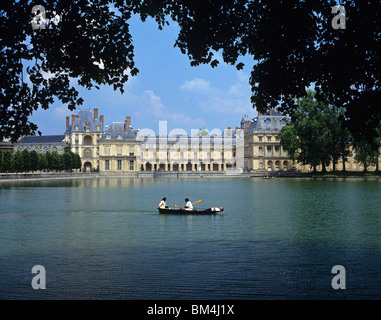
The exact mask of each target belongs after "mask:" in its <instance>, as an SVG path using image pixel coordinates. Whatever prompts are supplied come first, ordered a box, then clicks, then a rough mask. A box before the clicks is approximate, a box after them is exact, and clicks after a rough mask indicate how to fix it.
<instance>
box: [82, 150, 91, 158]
mask: <svg viewBox="0 0 381 320" xmlns="http://www.w3.org/2000/svg"><path fill="white" fill-rule="evenodd" d="M83 156H84V157H85V158H91V157H92V156H93V152H92V151H91V149H85V150H84V151H83Z"/></svg>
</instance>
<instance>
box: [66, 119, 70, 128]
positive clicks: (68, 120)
mask: <svg viewBox="0 0 381 320" xmlns="http://www.w3.org/2000/svg"><path fill="white" fill-rule="evenodd" d="M69 127H70V117H69V116H66V130H68V129H69Z"/></svg>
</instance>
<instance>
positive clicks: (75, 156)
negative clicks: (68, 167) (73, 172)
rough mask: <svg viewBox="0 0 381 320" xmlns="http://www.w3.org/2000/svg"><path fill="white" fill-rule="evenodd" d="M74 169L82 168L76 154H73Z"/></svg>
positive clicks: (79, 158)
mask: <svg viewBox="0 0 381 320" xmlns="http://www.w3.org/2000/svg"><path fill="white" fill-rule="evenodd" d="M73 168H74V169H81V168H82V161H81V157H80V156H79V154H78V153H74V167H73Z"/></svg>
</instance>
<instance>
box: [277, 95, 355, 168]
mask: <svg viewBox="0 0 381 320" xmlns="http://www.w3.org/2000/svg"><path fill="white" fill-rule="evenodd" d="M316 94H317V93H316V92H315V91H312V90H308V91H307V94H306V95H305V96H304V97H302V98H300V99H297V105H298V108H297V109H296V111H295V112H294V117H293V118H292V119H291V121H290V123H289V124H288V125H286V126H284V127H283V128H282V130H281V132H280V140H281V144H282V146H283V148H284V149H285V150H287V152H288V154H289V156H290V158H291V159H293V160H297V161H298V162H300V163H303V164H310V165H312V166H313V167H314V170H316V166H317V165H319V164H321V165H322V171H326V166H327V165H329V164H330V163H331V161H332V164H333V171H335V170H336V163H337V162H338V160H339V159H340V158H341V159H342V161H343V170H345V161H346V157H348V156H349V155H350V150H349V145H350V143H351V142H352V141H351V135H350V134H349V130H348V128H346V127H345V126H343V120H342V118H343V109H342V108H338V107H336V106H334V105H332V104H330V103H329V101H328V99H327V98H326V99H325V101H321V100H317V99H316Z"/></svg>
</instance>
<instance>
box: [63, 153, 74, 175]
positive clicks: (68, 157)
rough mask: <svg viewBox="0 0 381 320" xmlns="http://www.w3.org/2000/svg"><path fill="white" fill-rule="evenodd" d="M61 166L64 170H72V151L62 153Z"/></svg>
mask: <svg viewBox="0 0 381 320" xmlns="http://www.w3.org/2000/svg"><path fill="white" fill-rule="evenodd" d="M63 167H64V169H65V170H70V171H71V170H72V169H73V168H74V159H73V152H71V151H70V152H65V153H64V154H63Z"/></svg>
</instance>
